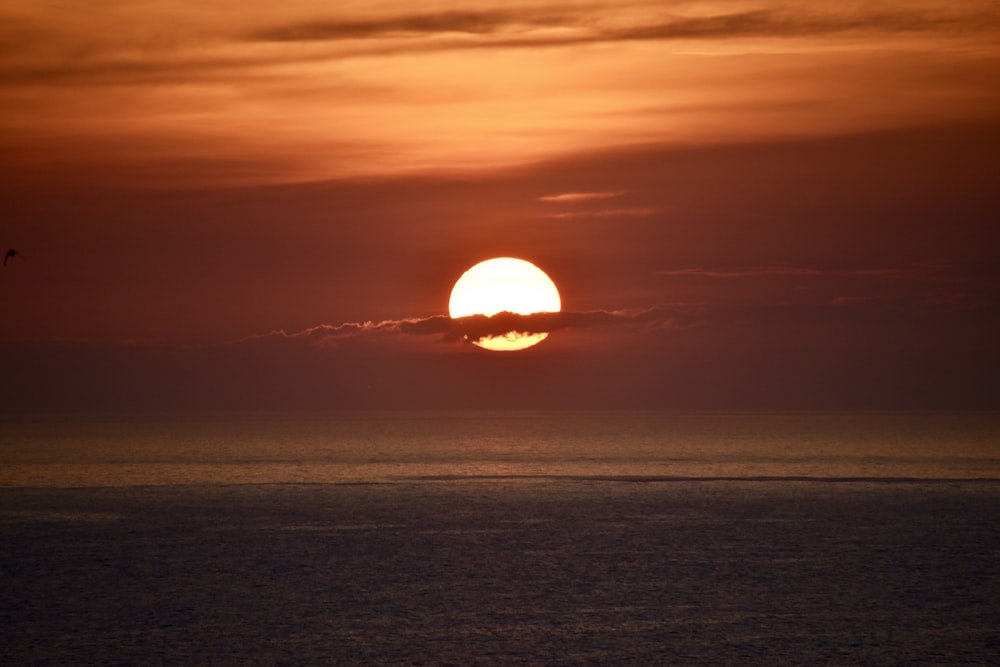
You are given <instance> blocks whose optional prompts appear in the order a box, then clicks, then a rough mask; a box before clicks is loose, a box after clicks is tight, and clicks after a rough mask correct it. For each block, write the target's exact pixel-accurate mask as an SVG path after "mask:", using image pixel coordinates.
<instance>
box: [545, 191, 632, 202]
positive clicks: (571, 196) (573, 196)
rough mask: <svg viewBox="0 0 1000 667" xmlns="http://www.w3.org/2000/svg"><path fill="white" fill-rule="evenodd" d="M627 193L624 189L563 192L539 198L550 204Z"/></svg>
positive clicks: (592, 199)
mask: <svg viewBox="0 0 1000 667" xmlns="http://www.w3.org/2000/svg"><path fill="white" fill-rule="evenodd" d="M623 194H625V191H624V190H619V191H616V192H563V193H560V194H556V195H544V196H542V197H539V198H538V201H543V202H546V203H550V204H575V203H577V202H587V201H595V200H596V201H599V200H602V199H613V198H615V197H620V196H622V195H623Z"/></svg>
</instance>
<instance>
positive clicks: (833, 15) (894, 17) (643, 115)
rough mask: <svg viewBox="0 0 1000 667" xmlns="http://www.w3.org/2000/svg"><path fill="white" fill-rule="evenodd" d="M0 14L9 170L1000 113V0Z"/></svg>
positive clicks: (630, 140)
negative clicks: (999, 5) (999, 79)
mask: <svg viewBox="0 0 1000 667" xmlns="http://www.w3.org/2000/svg"><path fill="white" fill-rule="evenodd" d="M0 20H2V23H0V25H2V26H3V27H2V28H0V30H2V33H0V40H2V42H3V43H4V45H5V46H4V49H3V53H4V55H3V56H2V57H0V77H2V79H0V81H2V87H0V127H2V132H0V136H2V137H3V138H2V139H0V151H3V155H4V160H3V167H4V175H5V177H8V178H9V177H11V175H12V174H13V176H14V177H17V178H30V177H31V176H32V175H34V176H35V177H42V176H43V174H44V173H46V172H47V171H48V170H51V169H57V168H60V167H65V168H68V169H77V170H81V171H77V172H76V173H75V175H74V177H75V178H77V179H83V180H88V179H97V178H108V179H114V180H115V181H118V182H120V181H121V180H128V181H138V182H140V183H142V184H145V185H150V184H156V185H163V184H165V183H176V182H182V183H187V184H190V183H191V182H197V183H201V184H204V182H205V179H206V178H207V179H210V180H211V181H213V182H230V183H231V182H238V183H245V182H247V181H252V182H275V181H279V182H285V181H301V180H307V181H310V180H317V179H324V178H329V177H343V176H358V175H370V174H381V173H386V172H388V173H398V172H401V171H403V172H413V171H420V170H425V169H448V170H453V171H459V172H467V171H468V170H469V169H481V168H490V167H496V166H498V165H516V164H523V163H525V162H527V161H532V160H537V159H546V158H552V157H554V156H558V155H563V154H566V153H569V152H579V151H584V150H592V149H595V148H604V147H613V146H623V145H637V144H638V145H644V144H650V143H656V144H662V143H667V144H682V145H691V144H703V143H706V142H728V141H733V140H738V141H747V140H760V139H769V138H776V137H810V136H816V135H835V134H838V133H843V132H852V131H858V130H873V129H883V128H895V127H912V126H917V125H925V124H934V123H941V122H954V121H968V120H977V119H984V118H995V117H996V116H997V113H998V110H1000V97H998V89H997V85H996V76H995V73H996V72H997V71H998V70H1000V47H998V46H997V44H998V40H997V39H996V37H997V34H998V31H1000V9H997V6H996V3H995V2H992V1H990V0H966V1H963V2H961V3H955V2H941V1H938V2H934V1H933V0H931V1H925V2H914V1H912V0H910V1H905V2H892V1H887V2H876V3H861V4H858V3H852V4H849V5H842V4H838V3H815V2H782V3H777V2H768V1H766V0H757V1H754V0H749V1H744V0H735V1H732V2H727V1H720V2H670V3H662V2H657V3H650V2H619V1H617V0H616V1H615V2H588V3H579V4H575V3H551V2H546V3H537V4H531V3H523V4H516V5H510V4H507V3H483V2H465V1H462V0H459V1H456V2H437V3H431V2H428V3H421V4H420V5H419V8H418V6H417V5H414V4H412V3H393V2H337V3H320V4H317V3H315V2H302V1H300V0H289V1H288V2H282V3H277V4H276V3H256V4H251V3H248V2H230V1H224V2H219V1H209V2H198V3H185V2H180V3H178V2H134V1H129V2H118V1H114V0H113V1H110V2H102V3H100V5H99V7H95V6H94V5H93V4H92V3H74V2H69V3H65V2H61V3H49V2H37V1H34V0H32V1H30V2H19V1H17V0H15V1H13V2H7V3H4V7H3V8H2V9H0ZM95 170H97V171H96V172H95ZM103 170H107V171H108V173H107V174H104V173H103ZM123 170H124V173H123ZM206 172H207V173H206ZM67 178H68V177H67Z"/></svg>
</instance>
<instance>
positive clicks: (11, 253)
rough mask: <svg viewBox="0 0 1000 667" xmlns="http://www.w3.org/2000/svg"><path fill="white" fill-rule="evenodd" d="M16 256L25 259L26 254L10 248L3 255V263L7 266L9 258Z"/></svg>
mask: <svg viewBox="0 0 1000 667" xmlns="http://www.w3.org/2000/svg"><path fill="white" fill-rule="evenodd" d="M14 257H20V258H22V259H23V258H24V255H22V254H21V253H20V252H18V251H17V250H14V249H13V248H11V249H10V250H8V251H7V254H6V255H4V256H3V265H4V266H7V260H8V259H12V258H14Z"/></svg>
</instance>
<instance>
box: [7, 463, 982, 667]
mask: <svg viewBox="0 0 1000 667" xmlns="http://www.w3.org/2000/svg"><path fill="white" fill-rule="evenodd" d="M0 500H2V503H3V507H4V511H5V520H4V522H3V524H2V537H3V541H2V546H0V571H2V572H3V579H4V586H3V591H2V595H0V600H2V607H0V608H2V618H0V621H2V623H3V627H4V642H3V647H2V649H0V651H2V656H3V662H4V663H5V664H233V665H236V664H456V665H462V664H483V663H521V664H623V663H629V664H710V663H725V664H737V663H746V662H754V663H758V664H763V663H771V664H775V663H778V662H784V663H789V662H793V663H798V664H819V663H825V664H874V663H878V664H899V663H923V664H990V663H994V664H995V662H996V660H997V659H998V657H1000V633H998V628H1000V595H998V594H1000V531H998V528H997V517H1000V488H998V487H997V486H996V485H995V484H992V483H982V482H961V483H946V484H945V483H932V484H928V483H895V484H894V483H814V482H808V483H802V482H784V483H782V482H645V483H636V482H553V481H545V482H524V481H479V482H453V483H437V484H430V485H428V484H396V485H382V484H376V485H343V486H338V485H302V486H300V485H263V486H233V487H161V488H151V487H146V488H114V489H66V490H52V489H48V490H41V489H3V490H0Z"/></svg>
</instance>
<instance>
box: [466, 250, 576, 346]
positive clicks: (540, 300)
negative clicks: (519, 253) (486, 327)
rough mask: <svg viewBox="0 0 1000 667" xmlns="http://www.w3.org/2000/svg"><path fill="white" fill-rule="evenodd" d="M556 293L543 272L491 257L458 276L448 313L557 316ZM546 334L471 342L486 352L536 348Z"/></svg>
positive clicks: (527, 264) (511, 333)
mask: <svg viewBox="0 0 1000 667" xmlns="http://www.w3.org/2000/svg"><path fill="white" fill-rule="evenodd" d="M561 307H562V303H561V302H560V300H559V290H557V289H556V284H555V283H554V282H552V279H551V278H549V277H548V276H547V275H546V274H545V272H544V271H542V270H541V269H540V268H538V267H537V266H535V265H534V264H532V263H531V262H526V261H524V260H523V259H515V258H513V257H495V258H494V259H488V260H486V261H484V262H480V263H479V264H476V265H475V266H473V267H472V268H471V269H469V270H468V271H466V272H465V273H463V274H462V277H461V278H459V279H458V282H456V283H455V286H454V287H453V288H452V289H451V300H450V301H449V302H448V313H449V314H450V315H451V317H452V318H457V317H468V316H469V315H486V316H487V317H492V316H493V315H496V314H497V313H502V312H508V313H517V314H518V315H531V314H532V313H558V312H559V309H560V308H561ZM548 335H549V334H547V333H544V332H543V333H525V332H520V331H509V332H507V333H505V334H502V335H500V336H485V337H483V338H480V339H479V340H475V341H473V342H474V343H475V344H476V345H478V346H479V347H481V348H484V349H487V350H497V351H511V350H523V349H525V348H528V347H531V346H532V345H537V344H538V343H540V342H542V341H543V340H545V339H546V338H547V337H548Z"/></svg>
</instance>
